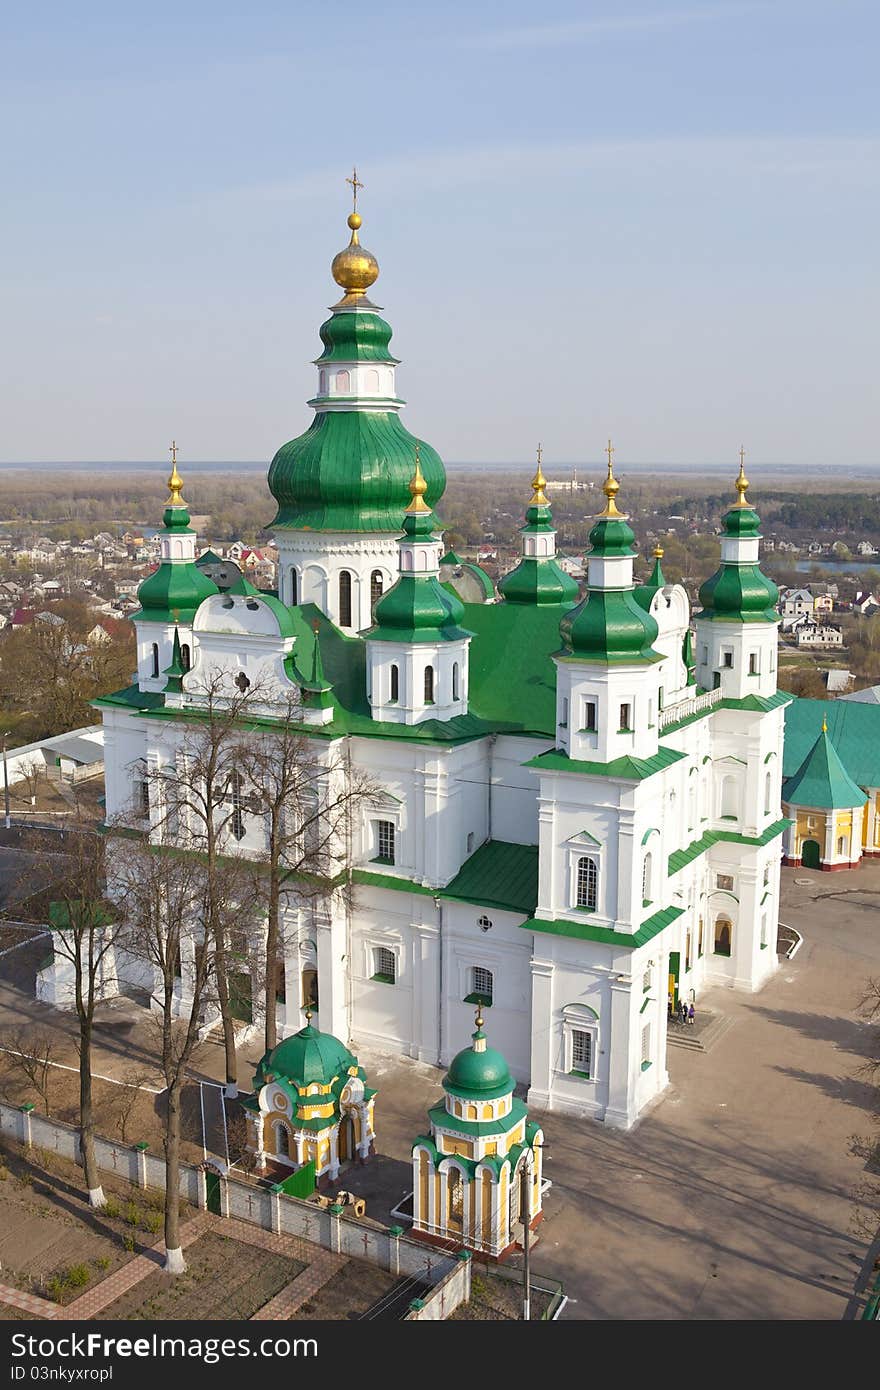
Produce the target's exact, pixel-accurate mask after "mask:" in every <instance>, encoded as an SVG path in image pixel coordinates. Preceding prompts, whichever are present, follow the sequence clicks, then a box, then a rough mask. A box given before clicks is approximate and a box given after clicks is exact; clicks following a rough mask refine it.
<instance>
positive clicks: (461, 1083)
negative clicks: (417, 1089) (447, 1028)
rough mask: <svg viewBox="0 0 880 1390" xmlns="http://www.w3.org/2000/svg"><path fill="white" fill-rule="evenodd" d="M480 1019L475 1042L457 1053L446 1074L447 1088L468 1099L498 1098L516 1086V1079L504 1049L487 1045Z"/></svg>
mask: <svg viewBox="0 0 880 1390" xmlns="http://www.w3.org/2000/svg"><path fill="white" fill-rule="evenodd" d="M481 1025H482V1020H479V1021H478V1024H477V1031H476V1032H475V1033H474V1035H473V1039H474V1041H473V1046H472V1047H465V1048H463V1049H462V1051H461V1052H458V1053H456V1055H455V1056H454V1057H453V1059H452V1062H451V1064H450V1067H449V1071H448V1072H447V1073H446V1075H445V1076H444V1078H443V1089H444V1091H447V1092H448V1093H449V1094H451V1095H453V1096H461V1097H464V1098H465V1099H466V1100H470V1099H476V1100H497V1098H498V1097H499V1096H504V1095H507V1094H508V1093H509V1092H510V1091H512V1090H513V1088H514V1080H513V1077H512V1076H511V1075H510V1068H509V1067H508V1065H507V1059H506V1057H505V1056H504V1055H503V1053H501V1052H498V1051H497V1050H496V1049H495V1048H494V1047H487V1046H486V1036H485V1034H484V1033H483V1030H482V1026H481Z"/></svg>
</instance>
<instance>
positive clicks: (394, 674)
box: [391, 665, 400, 700]
mask: <svg viewBox="0 0 880 1390" xmlns="http://www.w3.org/2000/svg"><path fill="white" fill-rule="evenodd" d="M391 699H392V700H399V699H400V667H399V666H397V665H394V666H392V667H391Z"/></svg>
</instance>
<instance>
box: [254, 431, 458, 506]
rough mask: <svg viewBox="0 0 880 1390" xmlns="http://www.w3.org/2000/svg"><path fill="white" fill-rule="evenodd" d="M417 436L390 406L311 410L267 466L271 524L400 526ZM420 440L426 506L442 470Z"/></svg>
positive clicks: (437, 490) (438, 489)
mask: <svg viewBox="0 0 880 1390" xmlns="http://www.w3.org/2000/svg"><path fill="white" fill-rule="evenodd" d="M416 442H417V441H416V438H415V436H414V435H412V434H410V432H409V430H407V429H406V428H405V426H404V425H403V422H402V421H401V419H400V417H399V416H398V415H397V414H396V412H394V411H374V410H342V411H327V412H322V413H320V414H318V415H316V416H315V419H314V420H313V421H312V424H311V425H310V426H309V428H308V429H307V430H306V432H305V434H301V435H300V436H299V437H298V438H297V439H292V440H291V441H290V443H289V444H284V445H283V446H282V447H281V448H280V449H279V450H278V452H277V454H276V455H275V457H274V459H273V460H272V464H271V467H270V468H269V480H268V481H269V491H270V492H271V493H272V495H273V497H274V498H275V500H276V501H277V503H278V512H277V514H276V516H275V519H274V521H273V522H272V525H273V526H281V527H292V528H295V529H297V530H304V531H354V532H361V531H390V532H393V533H397V532H399V531H400V530H401V528H402V523H403V514H404V512H405V511H406V508H407V507H408V506H409V504H410V502H411V500H412V498H411V496H410V491H409V483H410V479H411V478H412V475H413V462H414V459H415V447H416ZM418 442H419V443H420V445H421V449H420V454H421V465H422V472H423V474H424V476H425V481H426V482H427V484H428V491H427V494H426V501H427V503H428V505H429V506H431V507H433V506H434V505H435V503H436V502H437V500H438V498H440V497H441V496H442V494H443V489H444V487H445V485H446V473H445V470H444V468H443V463H442V461H441V459H440V455H439V454H438V453H437V451H436V449H432V448H431V446H430V444H427V443H425V442H424V441H418Z"/></svg>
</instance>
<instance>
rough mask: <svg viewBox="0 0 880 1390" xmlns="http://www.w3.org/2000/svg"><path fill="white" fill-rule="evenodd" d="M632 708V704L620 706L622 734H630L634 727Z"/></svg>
mask: <svg viewBox="0 0 880 1390" xmlns="http://www.w3.org/2000/svg"><path fill="white" fill-rule="evenodd" d="M631 708H632V706H631V705H621V706H620V732H621V733H622V734H628V733H629V732H630V730H631V728H632V725H631V724H630V711H631Z"/></svg>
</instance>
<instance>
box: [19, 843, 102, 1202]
mask: <svg viewBox="0 0 880 1390" xmlns="http://www.w3.org/2000/svg"><path fill="white" fill-rule="evenodd" d="M29 847H30V848H31V849H32V851H33V853H34V856H35V857H34V860H33V864H32V869H31V871H32V872H33V873H35V874H36V875H37V881H38V882H39V884H40V896H41V897H42V899H43V901H44V902H45V901H46V900H48V914H47V915H48V918H49V921H50V923H51V926H52V945H53V950H54V956H55V961H56V967H55V968H56V970H58V969H59V965H58V962H66V965H67V967H69V971H68V970H64V969H63V968H62V973H63V974H67V973H69V975H70V977H71V982H72V995H73V1007H74V1009H75V1010H76V1016H77V1022H78V1024H79V1033H78V1037H77V1052H78V1054H79V1134H80V1152H81V1154H82V1164H83V1173H84V1176H85V1183H86V1187H87V1189H88V1194H89V1203H90V1205H91V1206H93V1207H102V1206H103V1205H104V1200H105V1199H104V1190H103V1188H102V1186H101V1181H100V1177H99V1171H98V1163H97V1159H96V1156H95V1109H94V1099H93V1095H92V1044H93V1035H94V1023H95V1008H96V1006H97V1004H98V1003H99V1001H100V999H101V998H102V997H103V989H104V984H105V976H106V975H107V974H108V972H110V975H111V988H112V990H113V992H114V993H115V991H116V982H115V973H114V971H113V952H114V948H115V945H116V939H117V936H118V934H119V924H118V918H116V916H115V914H114V911H113V907H112V905H111V904H110V903H109V902H108V900H107V897H106V894H105V873H104V839H103V837H102V836H100V835H98V834H97V833H96V832H95V830H94V829H93V828H92V827H90V826H88V825H85V824H82V823H78V824H77V825H76V826H75V828H74V829H73V830H71V831H68V832H67V833H66V835H65V837H64V842H63V853H62V854H60V855H54V854H53V855H51V856H47V855H45V854H42V855H41V854H40V851H41V850H44V849H45V844H44V839H43V837H41V835H40V833H39V832H35V833H34V834H33V835H32V836H31V838H30V841H29ZM47 868H48V870H49V877H48V881H47V875H46V870H47ZM62 984H63V980H62Z"/></svg>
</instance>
